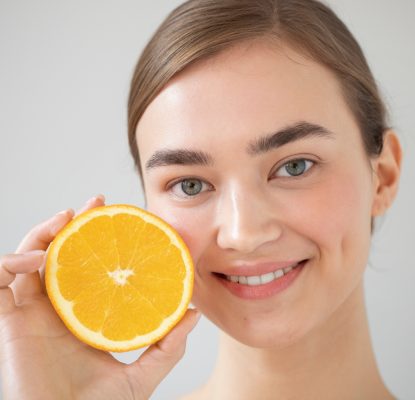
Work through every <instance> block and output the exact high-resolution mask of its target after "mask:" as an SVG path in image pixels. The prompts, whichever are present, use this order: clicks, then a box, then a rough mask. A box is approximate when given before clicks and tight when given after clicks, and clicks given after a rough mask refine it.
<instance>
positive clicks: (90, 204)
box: [75, 194, 105, 216]
mask: <svg viewBox="0 0 415 400" xmlns="http://www.w3.org/2000/svg"><path fill="white" fill-rule="evenodd" d="M104 204H105V196H104V195H103V194H99V195H98V196H95V197H92V198H91V199H89V200H88V201H87V202H86V203H85V205H84V206H83V207H82V208H81V209H80V210H78V211H77V212H76V214H75V216H78V215H80V214H82V213H84V212H85V211H88V210H90V209H91V208H95V207H100V206H103V205H104Z"/></svg>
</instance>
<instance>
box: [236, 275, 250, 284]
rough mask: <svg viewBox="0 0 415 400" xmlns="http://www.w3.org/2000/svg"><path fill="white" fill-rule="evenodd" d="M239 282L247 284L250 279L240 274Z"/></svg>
mask: <svg viewBox="0 0 415 400" xmlns="http://www.w3.org/2000/svg"><path fill="white" fill-rule="evenodd" d="M238 278H239V279H238V280H239V283H241V284H242V285H246V284H247V283H248V280H247V279H246V276H238Z"/></svg>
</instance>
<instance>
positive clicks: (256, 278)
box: [225, 263, 299, 286]
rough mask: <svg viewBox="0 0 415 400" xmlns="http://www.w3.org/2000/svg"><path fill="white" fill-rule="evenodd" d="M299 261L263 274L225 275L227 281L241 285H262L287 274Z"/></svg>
mask: <svg viewBox="0 0 415 400" xmlns="http://www.w3.org/2000/svg"><path fill="white" fill-rule="evenodd" d="M298 265H299V263H296V264H293V265H290V266H289V267H286V268H283V269H277V270H276V271H273V272H268V273H266V274H263V275H252V276H244V275H225V276H226V279H227V280H228V281H231V282H234V283H239V284H241V285H248V286H257V285H264V284H266V283H269V282H272V281H274V280H275V279H278V278H281V277H282V276H284V275H286V274H288V273H289V272H290V271H291V270H292V269H294V268H295V267H297V266H298Z"/></svg>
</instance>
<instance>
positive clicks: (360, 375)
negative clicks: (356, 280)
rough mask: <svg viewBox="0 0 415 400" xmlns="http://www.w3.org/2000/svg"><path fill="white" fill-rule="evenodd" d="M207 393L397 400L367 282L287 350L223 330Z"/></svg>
mask: <svg viewBox="0 0 415 400" xmlns="http://www.w3.org/2000/svg"><path fill="white" fill-rule="evenodd" d="M202 393H203V394H202ZM202 393H201V394H202V396H201V397H202V398H207V399H228V400H245V399H264V400H265V399H287V398H289V399H339V400H340V399H366V400H371V399H374V400H375V399H376V400H383V399H393V398H394V397H393V396H392V395H391V394H390V393H389V392H388V390H387V389H386V387H385V385H384V384H383V382H382V379H381V376H380V374H379V371H378V369H377V365H376V360H375V356H374V352H373V348H372V343H371V340H370V333H369V326H368V321H367V314H366V309H365V304H364V292H363V283H361V284H360V285H359V287H358V288H357V289H356V290H355V292H354V293H353V294H352V295H351V296H350V297H349V298H348V300H347V301H346V302H345V303H344V304H343V305H342V306H341V307H340V309H338V310H337V311H336V313H335V314H334V315H332V317H331V318H330V319H329V320H328V321H326V322H325V323H324V324H323V325H322V326H319V327H317V328H315V329H314V330H313V331H312V332H310V333H309V334H308V335H307V336H306V337H303V338H302V339H301V340H300V341H298V342H296V343H294V344H292V345H290V346H289V347H287V348H283V349H280V348H279V349H272V348H266V349H264V348H252V347H249V346H246V345H244V344H242V343H240V342H237V341H236V340H234V339H233V338H231V337H230V336H228V335H226V334H225V333H223V332H222V333H221V336H220V342H219V356H218V359H217V363H216V366H215V369H214V371H213V375H212V377H211V379H210V380H209V382H208V383H207V385H206V386H205V387H204V388H203V390H202Z"/></svg>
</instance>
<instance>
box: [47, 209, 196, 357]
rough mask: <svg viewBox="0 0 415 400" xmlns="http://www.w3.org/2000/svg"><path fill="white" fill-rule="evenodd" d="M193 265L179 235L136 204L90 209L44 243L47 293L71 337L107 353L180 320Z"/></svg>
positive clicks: (147, 339) (153, 336) (135, 344)
mask: <svg viewBox="0 0 415 400" xmlns="http://www.w3.org/2000/svg"><path fill="white" fill-rule="evenodd" d="M193 278H194V271H193V263H192V260H191V256H190V253H189V250H188V249H187V247H186V245H185V243H184V242H183V240H182V239H181V237H180V236H179V234H178V233H177V232H176V231H175V230H174V229H173V228H172V227H171V226H170V225H168V224H167V223H166V222H164V221H163V220H162V219H160V218H158V217H157V216H155V215H153V214H151V213H149V212H147V211H144V210H142V209H140V208H138V207H134V206H129V205H124V204H120V205H112V206H104V207H98V208H94V209H92V210H89V211H87V212H85V213H84V214H81V215H79V216H78V217H76V218H75V219H73V220H72V221H71V222H70V223H69V224H68V225H67V226H66V227H65V228H64V229H62V230H61V231H60V232H59V234H58V235H57V236H56V238H55V240H54V241H53V242H52V244H51V245H50V247H49V250H48V256H47V261H46V271H45V282H46V289H47V292H48V296H49V298H50V300H51V302H52V305H53V306H54V308H55V310H56V311H57V313H58V314H59V316H60V317H61V319H62V321H63V322H64V323H65V325H66V326H67V327H68V329H70V330H71V331H72V332H73V333H74V335H76V336H77V337H78V338H79V339H81V340H82V341H84V342H85V343H88V344H90V345H91V346H93V347H96V348H99V349H102V350H106V351H128V350H133V349H137V348H140V347H143V346H145V345H148V344H151V343H154V342H155V341H157V340H159V339H160V338H161V337H163V336H164V335H165V334H167V333H168V332H169V331H170V330H171V329H172V328H173V327H174V326H175V325H176V324H177V323H178V322H179V320H180V319H181V318H182V317H183V315H184V313H185V312H186V309H187V307H188V304H189V302H190V299H191V296H192V290H193Z"/></svg>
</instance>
